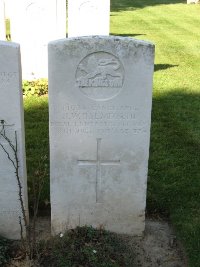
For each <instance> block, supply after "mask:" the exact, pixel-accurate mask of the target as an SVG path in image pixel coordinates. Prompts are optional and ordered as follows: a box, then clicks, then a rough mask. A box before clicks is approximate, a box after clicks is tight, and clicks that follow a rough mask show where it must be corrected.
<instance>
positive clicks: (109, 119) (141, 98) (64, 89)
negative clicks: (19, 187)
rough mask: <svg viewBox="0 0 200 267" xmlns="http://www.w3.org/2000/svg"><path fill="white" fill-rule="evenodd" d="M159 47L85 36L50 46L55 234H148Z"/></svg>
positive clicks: (125, 40) (53, 223) (53, 218)
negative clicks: (100, 230)
mask: <svg viewBox="0 0 200 267" xmlns="http://www.w3.org/2000/svg"><path fill="white" fill-rule="evenodd" d="M153 64H154V46H153V45H152V44H151V43H148V42H143V41H139V40H136V39H132V38H120V37H97V36H96V37H82V38H69V39H67V40H60V41H54V42H51V43H50V44H49V105H50V158H51V159H50V163H51V170H50V173H51V209H52V214H51V220H52V233H53V234H57V233H60V232H63V231H65V230H66V229H68V228H73V227H76V226H79V225H81V226H83V225H92V226H94V227H104V228H105V229H107V230H111V231H114V232H118V233H128V234H137V235H140V234H142V232H143V230H144V225H145V205H146V187H147V168H148V155H149V139H150V121H151V103H152V76H153Z"/></svg>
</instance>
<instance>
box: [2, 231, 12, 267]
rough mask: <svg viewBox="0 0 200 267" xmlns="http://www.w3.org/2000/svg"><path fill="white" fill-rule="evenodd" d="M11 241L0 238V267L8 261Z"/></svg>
mask: <svg viewBox="0 0 200 267" xmlns="http://www.w3.org/2000/svg"><path fill="white" fill-rule="evenodd" d="M10 245H11V241H9V240H8V239H5V238H3V237H1V236H0V266H2V267H3V266H4V265H5V264H6V263H8V261H9V260H10Z"/></svg>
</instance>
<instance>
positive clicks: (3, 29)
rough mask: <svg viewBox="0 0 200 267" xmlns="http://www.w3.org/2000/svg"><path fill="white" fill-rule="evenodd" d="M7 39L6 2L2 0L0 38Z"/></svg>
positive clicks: (0, 3) (0, 5)
mask: <svg viewBox="0 0 200 267" xmlns="http://www.w3.org/2000/svg"><path fill="white" fill-rule="evenodd" d="M5 39H6V25H5V4H4V1H3V0H0V40H3V41H4V40H5Z"/></svg>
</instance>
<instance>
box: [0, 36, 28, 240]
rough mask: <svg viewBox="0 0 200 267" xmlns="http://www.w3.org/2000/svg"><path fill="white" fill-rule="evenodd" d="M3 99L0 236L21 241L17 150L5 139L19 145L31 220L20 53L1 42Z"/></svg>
mask: <svg viewBox="0 0 200 267" xmlns="http://www.w3.org/2000/svg"><path fill="white" fill-rule="evenodd" d="M0 95H1V105H0V166H1V168H0V236H5V237H7V238H11V239H19V238H20V225H19V217H21V219H22V212H21V205H20V201H19V186H18V182H17V177H16V174H15V171H16V168H15V167H14V165H15V166H17V163H16V158H15V154H14V150H13V149H12V148H11V146H10V145H9V142H8V140H6V138H5V137H8V139H9V140H10V141H11V143H12V145H13V146H14V147H15V148H16V141H17V158H18V161H19V162H18V165H19V168H18V174H19V178H20V181H21V185H22V195H23V202H24V206H25V209H26V213H27V216H28V211H27V209H28V206H27V185H26V183H27V179H26V161H25V150H24V121H23V120H24V119H23V103H22V88H21V65H20V49H19V45H18V44H15V43H10V42H3V41H1V42H0ZM15 133H16V138H15ZM6 152H7V153H8V154H9V157H10V159H11V160H12V162H11V160H9V158H8V155H7V153H6ZM13 164H14V165H13ZM22 224H23V225H24V222H23V219H22Z"/></svg>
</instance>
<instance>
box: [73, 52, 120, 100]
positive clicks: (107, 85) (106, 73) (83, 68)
mask: <svg viewBox="0 0 200 267" xmlns="http://www.w3.org/2000/svg"><path fill="white" fill-rule="evenodd" d="M76 82H77V86H78V87H79V89H80V90H81V92H82V93H83V94H84V95H86V96H87V97H89V98H91V99H94V100H108V99H111V98H113V97H115V96H116V95H118V94H119V92H120V90H121V88H122V86H123V82H124V68H123V65H122V63H121V62H120V61H119V59H118V58H117V57H115V56H114V55H112V54H110V53H107V52H96V53H92V54H89V55H88V56H86V57H85V58H83V59H82V60H81V62H80V63H79V65H78V68H77V71H76Z"/></svg>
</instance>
